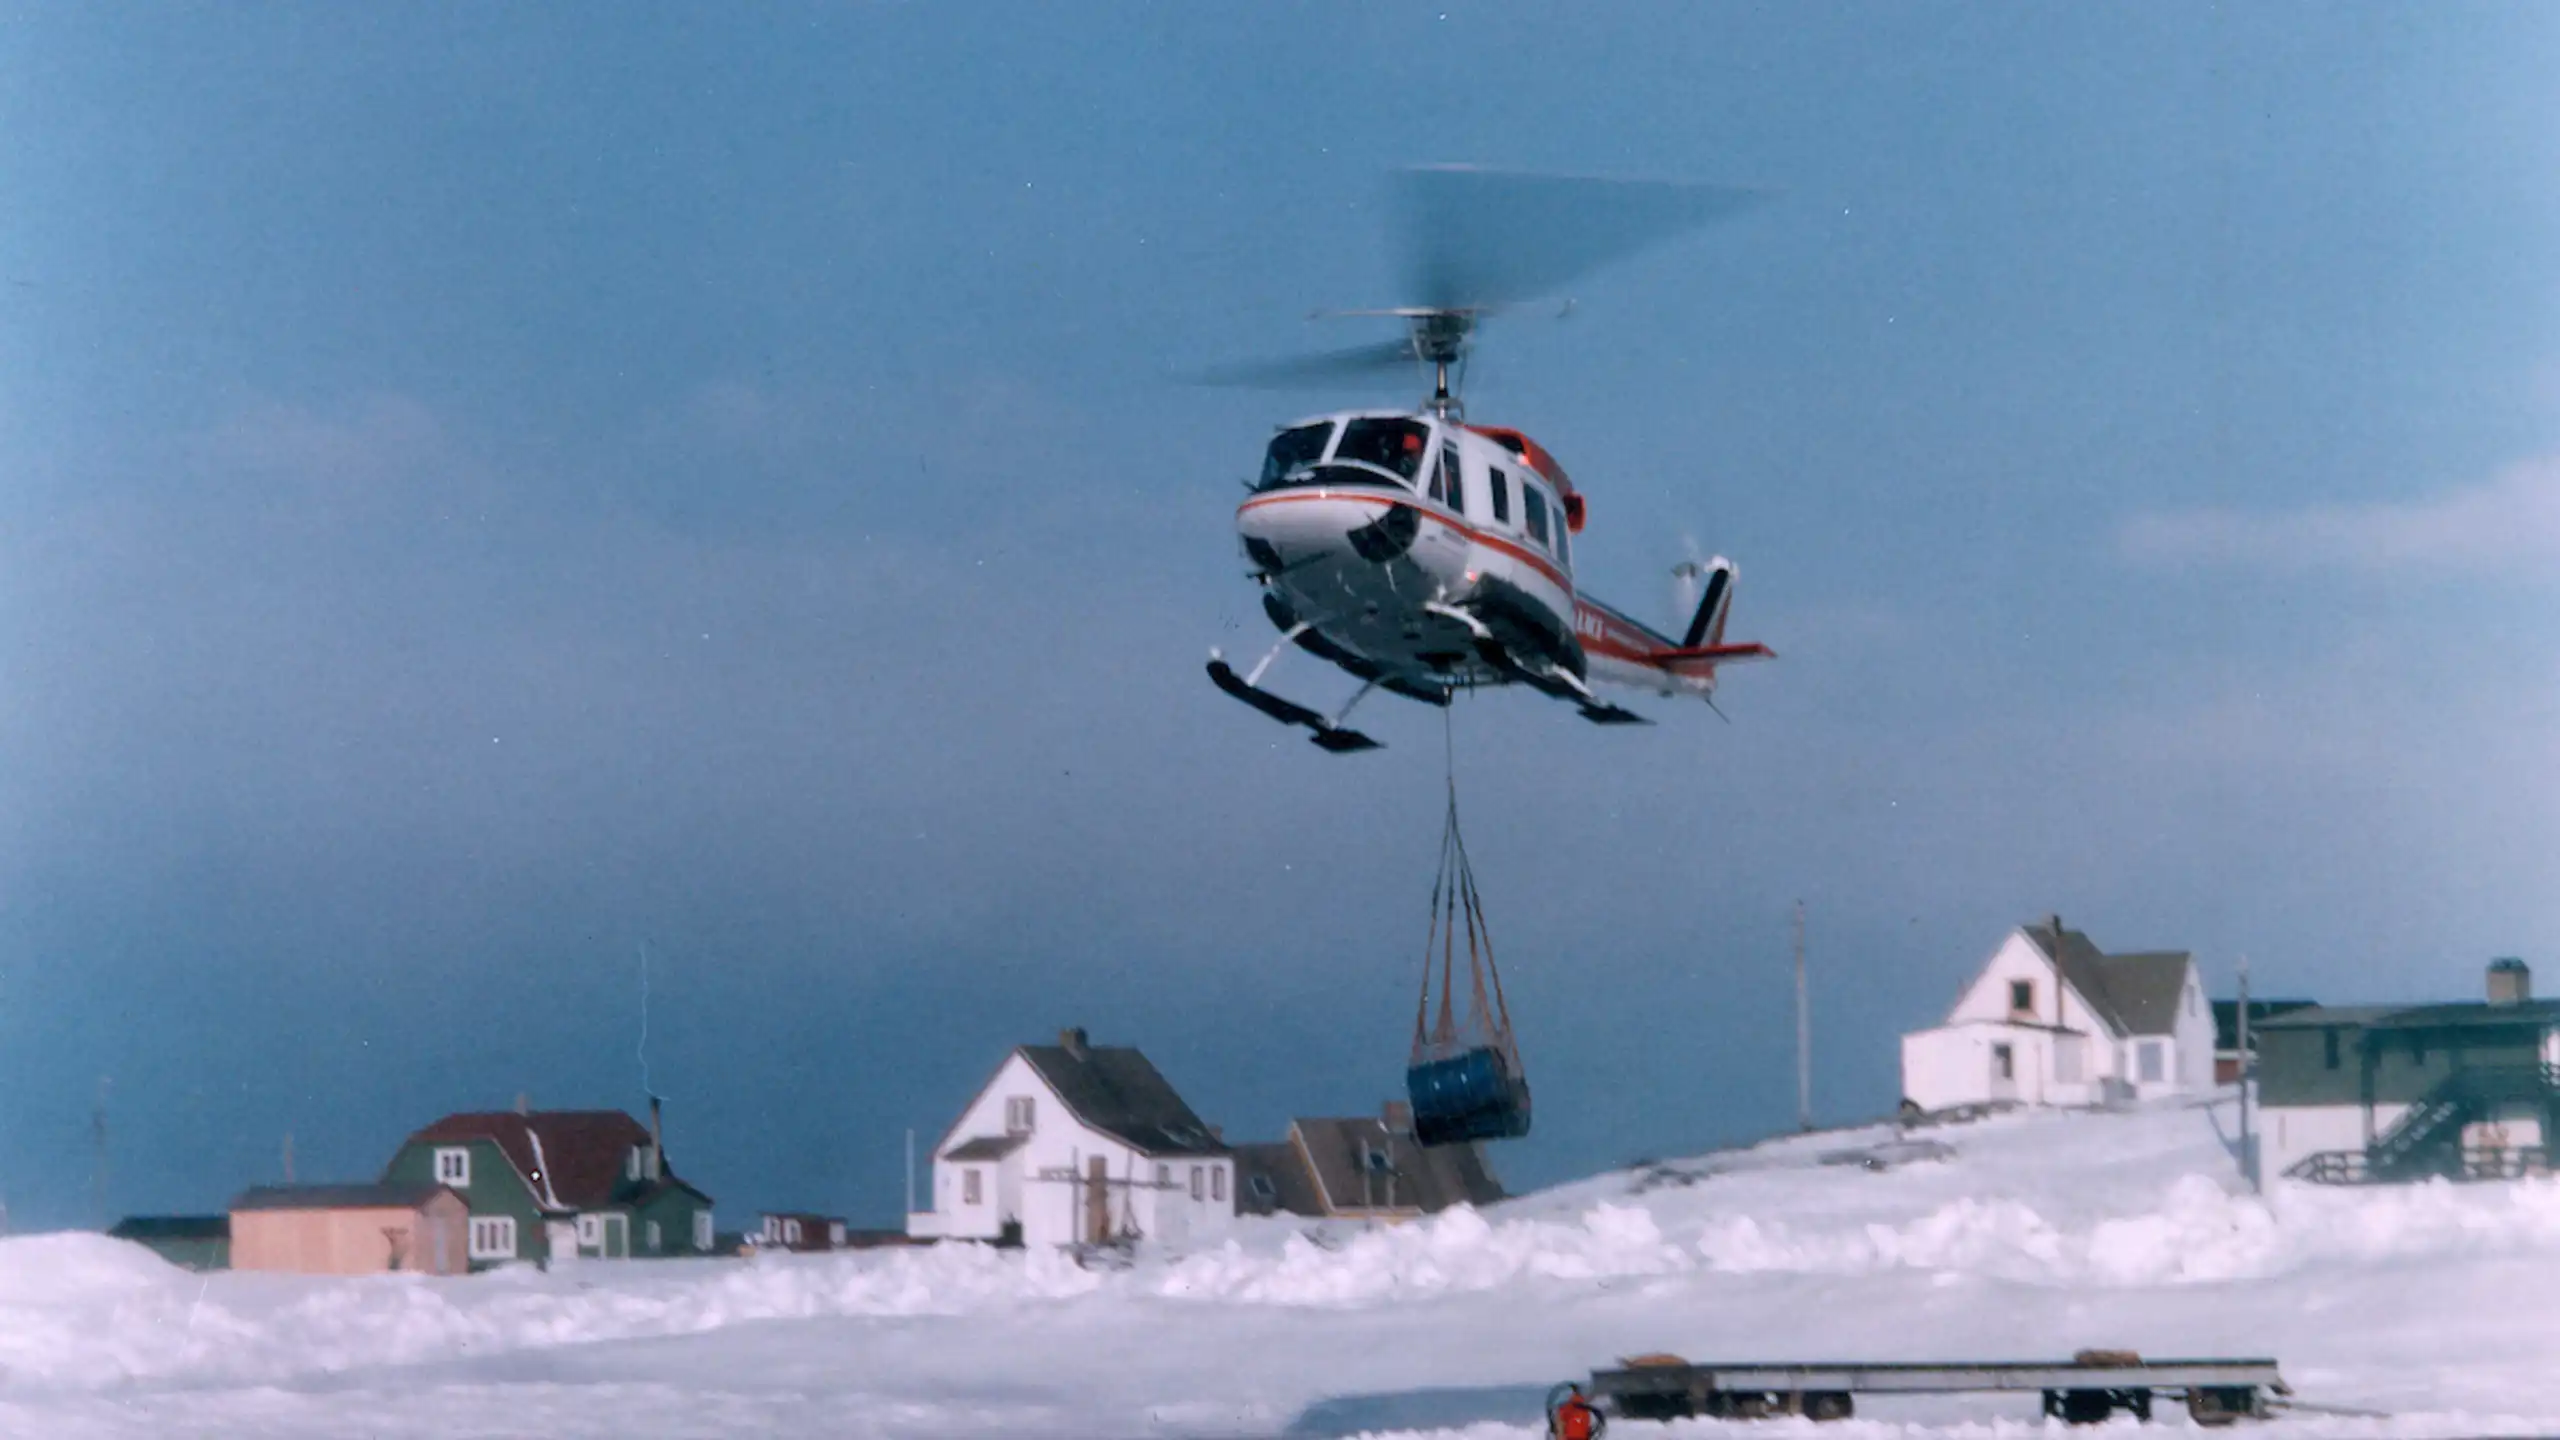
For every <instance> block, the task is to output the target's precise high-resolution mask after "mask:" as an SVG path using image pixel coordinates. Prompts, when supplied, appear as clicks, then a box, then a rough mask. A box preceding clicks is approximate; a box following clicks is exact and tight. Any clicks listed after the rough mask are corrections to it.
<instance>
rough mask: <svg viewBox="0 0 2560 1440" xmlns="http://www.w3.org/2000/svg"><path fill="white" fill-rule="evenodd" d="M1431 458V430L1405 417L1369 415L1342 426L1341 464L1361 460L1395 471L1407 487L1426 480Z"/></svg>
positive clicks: (1336, 455) (1336, 453)
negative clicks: (1424, 470)
mask: <svg viewBox="0 0 2560 1440" xmlns="http://www.w3.org/2000/svg"><path fill="white" fill-rule="evenodd" d="M1430 455H1431V427H1430V426H1428V425H1426V424H1424V423H1422V422H1421V421H1419V420H1407V419H1404V418H1403V417H1401V416H1377V415H1372V416H1365V417H1363V418H1361V419H1358V420H1353V421H1351V422H1349V423H1348V424H1346V425H1344V426H1343V427H1342V444H1341V445H1340V446H1338V447H1336V448H1335V450H1334V452H1333V458H1334V459H1335V460H1337V461H1342V460H1357V461H1360V462H1362V463H1364V464H1369V465H1375V466H1377V467H1378V468H1379V469H1381V470H1386V471H1389V472H1392V473H1393V474H1395V475H1396V476H1398V477H1399V478H1401V479H1402V480H1404V481H1405V483H1407V484H1412V483H1414V482H1416V481H1419V480H1420V479H1421V478H1422V463H1423V461H1425V460H1427V459H1429V458H1430Z"/></svg>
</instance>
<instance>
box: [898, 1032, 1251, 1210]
mask: <svg viewBox="0 0 2560 1440" xmlns="http://www.w3.org/2000/svg"><path fill="white" fill-rule="evenodd" d="M1026 1098H1027V1099H1029V1100H1030V1101H1031V1111H1032V1115H1031V1121H1032V1124H1031V1131H1030V1134H1029V1135H1028V1137H1027V1138H1026V1139H1025V1140H1024V1143H1023V1144H1022V1145H1020V1146H1019V1147H1017V1148H1016V1149H1015V1150H1014V1151H1013V1153H1012V1154H1010V1155H1007V1156H1006V1157H1004V1159H1003V1160H1002V1161H1000V1162H999V1161H969V1162H963V1161H954V1160H951V1159H949V1158H948V1156H949V1152H950V1151H952V1150H955V1149H958V1148H959V1147H960V1146H962V1145H964V1144H966V1143H968V1142H969V1141H971V1140H975V1139H980V1138H983V1137H988V1136H1000V1135H1003V1134H1005V1133H1006V1131H1005V1122H1006V1115H1007V1104H1008V1102H1010V1101H1015V1100H1020V1099H1026ZM1096 1157H1100V1159H1101V1160H1102V1162H1103V1166H1104V1169H1105V1172H1106V1174H1107V1176H1108V1182H1109V1183H1108V1184H1107V1186H1106V1187H1105V1193H1106V1197H1107V1203H1108V1205H1109V1220H1108V1225H1109V1228H1110V1229H1111V1230H1112V1231H1113V1232H1115V1233H1116V1232H1119V1231H1122V1230H1124V1229H1126V1228H1129V1227H1130V1226H1132V1225H1134V1227H1135V1228H1136V1229H1137V1231H1138V1232H1139V1234H1140V1235H1142V1236H1143V1237H1145V1238H1147V1239H1149V1240H1156V1241H1162V1242H1164V1243H1167V1244H1185V1243H1191V1242H1196V1241H1200V1240H1206V1239H1216V1238H1220V1237H1223V1236H1224V1235H1225V1234H1226V1232H1227V1229H1228V1227H1229V1226H1230V1225H1231V1224H1232V1223H1233V1222H1234V1219H1235V1174H1234V1162H1233V1160H1231V1159H1229V1158H1228V1157H1225V1156H1217V1157H1208V1156H1201V1157H1188V1156H1185V1157H1166V1158H1165V1159H1163V1160H1162V1161H1161V1162H1159V1160H1157V1159H1156V1158H1155V1157H1151V1156H1147V1155H1142V1154H1140V1153H1138V1152H1137V1151H1135V1150H1133V1149H1132V1148H1131V1147H1129V1146H1128V1145H1125V1144H1123V1143H1121V1142H1120V1141H1119V1140H1117V1139H1115V1138H1113V1137H1111V1136H1108V1135H1105V1134H1103V1133H1101V1132H1100V1131H1097V1130H1093V1129H1091V1128H1089V1127H1087V1126H1085V1125H1084V1124H1082V1123H1081V1122H1079V1121H1078V1120H1076V1119H1075V1117H1074V1116H1073V1115H1072V1114H1070V1113H1069V1111H1068V1110H1067V1107H1066V1104H1065V1102H1063V1101H1062V1100H1060V1099H1059V1098H1058V1095H1057V1093H1056V1092H1055V1091H1053V1090H1051V1089H1050V1088H1049V1085H1048V1082H1047V1081H1045V1080H1042V1079H1041V1078H1040V1072H1039V1071H1037V1070H1035V1069H1033V1068H1032V1066H1031V1062H1029V1061H1028V1060H1025V1059H1024V1058H1022V1056H1021V1055H1020V1054H1019V1053H1018V1052H1017V1053H1016V1054H1014V1055H1011V1056H1009V1057H1007V1059H1006V1060H1005V1063H1004V1064H1003V1065H1002V1066H1000V1067H998V1069H997V1071H996V1074H995V1078H994V1079H992V1080H990V1081H988V1082H987V1087H986V1088H985V1089H984V1090H982V1091H980V1092H979V1093H978V1096H977V1098H976V1099H974V1100H972V1101H971V1102H970V1103H969V1106H968V1108H967V1109H965V1110H963V1111H962V1112H961V1115H960V1120H959V1123H957V1124H956V1125H954V1126H953V1127H952V1128H951V1133H950V1136H949V1137H948V1138H947V1139H946V1140H945V1141H944V1142H943V1143H942V1145H941V1146H940V1147H938V1148H937V1149H936V1151H935V1154H934V1160H933V1209H932V1211H930V1212H927V1213H922V1214H916V1215H910V1216H909V1217H907V1230H908V1233H909V1234H911V1235H915V1236H919V1237H924V1236H939V1237H945V1238H952V1239H970V1240H992V1239H994V1238H996V1236H997V1235H998V1234H1000V1233H1001V1232H1002V1230H1003V1227H1004V1223H1005V1222H1006V1221H1007V1220H1019V1221H1020V1222H1021V1224H1022V1240H1023V1243H1024V1244H1025V1245H1043V1246H1046V1245H1072V1244H1076V1243H1079V1242H1081V1241H1082V1240H1083V1239H1084V1238H1085V1236H1086V1233H1087V1226H1086V1221H1087V1216H1086V1210H1087V1207H1088V1204H1089V1199H1088V1197H1089V1194H1090V1187H1089V1185H1088V1183H1087V1179H1086V1177H1087V1175H1088V1173H1089V1167H1090V1166H1091V1164H1092V1162H1093V1160H1094V1159H1095V1158H1096ZM1159 1163H1163V1164H1165V1165H1168V1166H1171V1167H1172V1168H1171V1171H1170V1175H1171V1183H1170V1185H1169V1187H1167V1188H1164V1189H1158V1188H1157V1187H1156V1185H1155V1184H1154V1177H1155V1167H1156V1165H1157V1164H1159ZM1195 1164H1197V1165H1200V1166H1202V1167H1204V1170H1203V1183H1202V1187H1201V1193H1202V1196H1203V1198H1202V1199H1201V1200H1199V1201H1196V1202H1195V1201H1193V1200H1192V1199H1191V1192H1190V1167H1191V1166H1193V1165H1195ZM972 1165H974V1166H976V1167H977V1168H978V1169H980V1171H981V1172H982V1177H981V1180H980V1192H979V1193H980V1197H981V1203H979V1204H978V1205H975V1206H971V1205H968V1204H965V1203H964V1201H963V1190H964V1186H963V1182H962V1179H961V1174H962V1172H963V1171H964V1170H966V1169H968V1168H969V1167H970V1166H972ZM1209 1168H1214V1169H1216V1170H1219V1171H1221V1172H1223V1175H1222V1178H1220V1179H1219V1180H1217V1181H1216V1182H1215V1184H1214V1187H1213V1185H1212V1183H1211V1182H1210V1181H1209V1180H1208V1179H1207V1170H1208V1169H1209ZM1213 1191H1214V1193H1222V1194H1223V1196H1224V1198H1223V1199H1222V1200H1211V1199H1208V1198H1207V1197H1208V1196H1209V1195H1211V1194H1212V1193H1213Z"/></svg>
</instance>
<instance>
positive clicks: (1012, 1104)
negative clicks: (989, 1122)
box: [1004, 1095, 1032, 1135]
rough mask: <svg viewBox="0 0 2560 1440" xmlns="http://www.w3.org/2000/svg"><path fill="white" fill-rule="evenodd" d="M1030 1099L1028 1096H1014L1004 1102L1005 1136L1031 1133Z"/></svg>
mask: <svg viewBox="0 0 2560 1440" xmlns="http://www.w3.org/2000/svg"><path fill="white" fill-rule="evenodd" d="M1031 1098H1032V1097H1030V1096H1028V1095H1016V1096H1014V1097H1013V1098H1012V1099H1010V1100H1007V1101H1005V1102H1004V1133H1006V1134H1007V1135H1028V1134H1030V1133H1031Z"/></svg>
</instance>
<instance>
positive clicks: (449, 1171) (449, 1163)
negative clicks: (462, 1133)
mask: <svg viewBox="0 0 2560 1440" xmlns="http://www.w3.org/2000/svg"><path fill="white" fill-rule="evenodd" d="M436 1183H437V1184H439V1185H450V1186H452V1187H453V1188H454V1189H456V1190H468V1189H470V1188H471V1152H470V1151H468V1150H465V1149H463V1148H462V1147H461V1146H459V1145H456V1146H454V1147H453V1148H451V1149H449V1150H438V1151H437V1152H436Z"/></svg>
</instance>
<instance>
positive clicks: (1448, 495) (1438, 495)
mask: <svg viewBox="0 0 2560 1440" xmlns="http://www.w3.org/2000/svg"><path fill="white" fill-rule="evenodd" d="M1460 484H1461V481H1460V478H1459V472H1458V447H1457V446H1455V445H1443V446H1441V447H1440V471H1439V473H1438V474H1436V475H1433V476H1432V477H1431V498H1432V499H1434V500H1437V501H1439V502H1440V503H1441V504H1443V505H1446V506H1448V507H1449V508H1450V509H1452V510H1455V509H1457V508H1459V502H1460V500H1461V498H1462V497H1463V496H1464V495H1465V494H1466V492H1465V491H1464V490H1462V489H1460V488H1459V487H1460Z"/></svg>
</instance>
